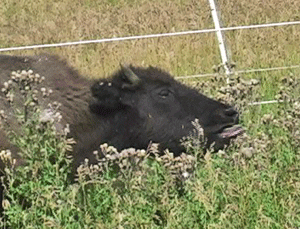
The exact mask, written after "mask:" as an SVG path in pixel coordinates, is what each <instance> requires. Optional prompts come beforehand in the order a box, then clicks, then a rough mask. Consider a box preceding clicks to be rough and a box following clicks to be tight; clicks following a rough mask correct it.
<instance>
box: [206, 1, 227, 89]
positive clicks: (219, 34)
mask: <svg viewBox="0 0 300 229" xmlns="http://www.w3.org/2000/svg"><path fill="white" fill-rule="evenodd" d="M209 5H210V9H211V15H212V18H213V21H214V24H215V29H216V34H217V38H218V42H219V49H220V53H221V58H222V63H223V66H224V69H225V73H226V76H227V84H228V83H229V81H230V80H229V77H230V75H231V74H232V72H231V69H230V67H229V61H228V59H229V58H228V56H227V51H226V46H225V41H224V37H223V34H222V29H221V26H220V19H219V17H218V12H217V9H216V4H215V1H214V0H209Z"/></svg>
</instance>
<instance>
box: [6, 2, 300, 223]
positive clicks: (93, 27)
mask: <svg viewBox="0 0 300 229" xmlns="http://www.w3.org/2000/svg"><path fill="white" fill-rule="evenodd" d="M219 5H220V9H221V15H222V20H223V24H224V25H226V26H236V25H249V24H257V23H270V22H278V21H292V20H298V19H299V9H300V2H299V1H297V0H287V1H284V3H279V2H278V1H276V0H270V1H267V2H258V1H255V0H248V1H244V0H241V1H238V2H236V1H224V0H222V1H219ZM279 9H280V10H279ZM0 27H1V33H0V47H10V46H20V45H30V44H39V43H55V42H64V41H73V40H83V39H97V38H107V37H114V36H117V37H119V36H120V37H121V36H128V35H139V34H151V33H163V32H172V31H184V30H190V29H205V28H213V23H212V19H211V18H210V10H209V7H208V4H207V1H204V0H203V1H193V0H187V1H181V0H167V1H158V0H151V1H149V0H148V1H144V0H140V1H137V0H119V1H117V0H105V1H100V0H99V1H88V0H86V1H69V0H66V1H60V2H57V1H47V2H45V1H33V0H27V1H14V0H9V1H8V0H7V1H5V0H4V1H1V3H0ZM226 38H227V43H228V45H229V47H230V49H231V55H232V59H233V60H234V61H235V62H236V66H237V67H236V68H237V70H239V69H247V68H250V69H252V68H260V67H274V66H284V65H287V66H289V65H297V64H299V59H300V45H299V43H300V31H299V26H289V27H280V28H268V29H260V30H240V31H232V32H226ZM41 51H42V52H50V53H55V54H58V55H60V56H64V57H66V59H68V60H70V62H71V63H72V64H73V65H74V66H76V68H78V69H79V70H80V71H81V72H82V73H83V74H84V75H88V76H90V77H93V78H96V77H105V76H107V75H109V74H111V73H112V72H113V71H115V70H116V69H117V68H118V66H119V62H124V61H125V62H130V63H134V64H135V65H142V66H147V65H155V66H160V67H162V68H164V69H166V70H168V71H170V72H172V73H173V74H174V75H177V76H181V75H190V74H198V73H210V72H212V71H213V70H212V67H213V66H214V65H216V66H217V65H219V63H220V58H219V53H218V47H217V45H216V40H215V35H214V34H212V33H211V34H199V35H191V36H181V37H169V38H159V39H157V38H155V39H145V40H136V41H126V42H119V43H103V44H93V45H85V46H75V47H64V48H55V49H54V48H53V49H47V50H30V51H22V52H21V51H18V52H13V53H9V54H22V55H23V54H24V55H25V54H36V53H39V52H41ZM20 70H22V69H20ZM299 74H300V71H299V69H292V70H284V71H276V72H261V73H250V74H245V75H237V76H234V77H233V79H232V82H231V85H230V86H228V87H227V86H226V83H225V79H224V77H222V74H221V75H220V76H218V77H215V78H207V79H197V80H196V79H194V80H184V81H186V83H188V84H191V85H193V86H195V87H197V88H199V90H200V91H202V92H204V93H205V94H207V95H211V96H213V97H215V98H219V99H221V100H226V101H228V102H229V103H232V104H235V105H236V106H238V107H239V109H240V111H241V113H242V115H241V122H242V125H243V126H244V127H245V129H246V134H245V135H243V136H241V137H240V138H238V139H237V140H236V141H235V142H234V143H233V144H232V145H231V146H230V147H229V148H227V149H226V150H224V151H220V152H218V153H215V154H213V153H211V152H203V150H201V148H199V147H198V144H197V141H195V139H191V138H189V139H187V140H186V142H185V143H186V145H187V147H188V152H187V153H188V155H193V156H194V158H191V157H189V156H186V155H185V156H183V157H181V158H180V159H172V154H166V156H165V157H159V156H158V155H156V151H155V148H154V149H148V150H146V151H143V150H139V151H138V150H133V149H130V150H127V151H124V152H125V153H124V152H120V153H119V154H118V153H116V152H115V151H114V149H113V148H109V147H108V146H106V145H104V146H102V148H99V150H104V151H106V152H107V153H108V155H111V154H112V155H119V156H118V157H116V156H114V157H113V156H108V157H107V158H106V159H105V160H101V161H99V163H100V164H99V165H97V166H88V164H85V165H83V166H82V167H80V169H79V170H78V172H79V176H78V181H77V182H76V183H71V182H70V179H69V178H70V177H69V176H70V171H71V170H72V168H70V166H71V165H70V160H71V159H70V158H69V153H68V151H67V150H68V149H69V148H70V144H71V143H72V141H71V140H68V139H66V137H65V136H61V137H59V138H58V137H56V136H55V134H54V131H53V128H52V126H51V122H50V123H49V124H47V125H44V124H41V123H40V121H38V119H37V118H36V117H38V109H35V110H34V112H32V113H30V114H31V116H28V114H26V115H25V114H24V113H22V112H21V113H20V116H19V117H20V118H21V119H22V118H23V119H24V118H25V117H26V122H24V123H25V124H24V126H23V133H26V134H23V135H21V136H16V135H14V134H13V133H12V135H11V136H12V139H14V141H15V142H16V144H18V145H19V146H21V148H22V154H23V155H25V160H26V161H27V165H26V166H24V167H20V168H17V169H15V168H14V163H13V160H10V157H9V154H7V151H6V152H3V154H2V157H4V158H6V159H7V158H8V161H9V163H8V169H7V173H8V175H7V177H6V178H5V179H6V180H7V185H6V187H7V192H6V196H5V201H4V207H5V216H4V218H3V219H2V226H3V227H10V228H297V227H300V211H299V209H300V194H299V190H300V170H299V169H300V150H299V148H300V131H299V126H300V102H299V93H300V90H299V89H300V88H299V87H300V82H299ZM30 98H31V97H30ZM269 99H280V100H283V101H284V102H283V103H278V104H268V105H259V106H249V105H248V103H249V102H253V101H261V100H269ZM26 104H27V103H26ZM25 110H26V109H25ZM35 112H37V113H35ZM41 126H42V127H41ZM36 127H39V128H36ZM41 128H42V129H41ZM27 133H28V134H27ZM29 133H30V134H29ZM126 152H127V153H126ZM124 154H125V155H124ZM120 155H121V156H120ZM5 156H6V157H5ZM182 168H183V169H182ZM12 169H13V170H12Z"/></svg>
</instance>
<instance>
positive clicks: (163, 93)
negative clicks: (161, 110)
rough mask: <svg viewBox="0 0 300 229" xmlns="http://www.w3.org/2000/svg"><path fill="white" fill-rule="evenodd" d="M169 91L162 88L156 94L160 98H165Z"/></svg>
mask: <svg viewBox="0 0 300 229" xmlns="http://www.w3.org/2000/svg"><path fill="white" fill-rule="evenodd" d="M170 93H171V92H170V91H169V90H168V89H162V90H161V91H160V92H159V93H158V94H159V96H160V97H162V98H166V97H167V96H169V95H170Z"/></svg>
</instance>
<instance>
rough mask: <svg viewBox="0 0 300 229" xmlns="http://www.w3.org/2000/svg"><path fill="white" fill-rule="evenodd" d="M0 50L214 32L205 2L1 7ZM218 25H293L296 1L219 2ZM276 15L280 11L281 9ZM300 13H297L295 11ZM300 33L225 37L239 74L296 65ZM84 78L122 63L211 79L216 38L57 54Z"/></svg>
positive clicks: (99, 47) (76, 48)
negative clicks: (120, 38)
mask: <svg viewBox="0 0 300 229" xmlns="http://www.w3.org/2000/svg"><path fill="white" fill-rule="evenodd" d="M0 6H1V7H0V28H1V33H0V43H1V47H9V46H21V45H32V44H41V43H56V42H66V41H77V40H85V39H100V38H110V37H122V36H132V35H142V34H151V33H165V32H173V31H185V30H195V29H205V28H213V23H212V19H211V15H210V9H209V6H208V3H207V1H204V0H202V1H194V0H189V1H180V0H173V1H170V0H168V1H163V2H160V1H157V0H152V1H134V0H127V1H126V0H122V1H117V0H115V1H113V0H110V1H109V0H106V1H63V2H61V1H60V2H56V1H53V2H51V1H48V2H47V3H45V2H44V1H33V0H28V1H12V0H9V1H8V0H7V1H2V2H1V3H0ZM220 9H221V12H222V18H223V24H224V25H226V26H235V25H249V24H258V23H269V22H278V21H292V20H297V18H299V16H298V14H297V13H298V10H299V9H300V7H299V2H298V1H296V0H289V1H288V2H286V1H285V2H284V4H283V3H277V1H275V0H273V1H268V2H265V1H264V2H263V3H262V2H261V1H255V0H252V1H239V2H237V3H236V2H235V1H220ZM278 9H280V10H278ZM297 9H298V10H297ZM299 34H300V29H299V26H290V27H280V28H269V29H259V30H247V31H234V32H227V33H226V35H227V38H228V39H227V41H228V43H229V45H230V47H231V49H232V59H233V60H234V61H235V62H237V68H239V69H244V68H257V67H269V66H280V65H291V64H297V63H298V61H297V60H298V59H299V57H300V56H299V55H300V54H299V53H300V48H299V47H300V46H299V42H300V41H299V40H300V38H299V37H300V35H299ZM39 52H52V53H56V54H58V55H60V56H64V57H65V58H66V59H68V60H69V61H70V62H71V63H72V64H73V65H74V66H76V67H77V68H79V69H80V71H81V72H83V73H84V74H85V75H89V76H92V77H103V76H107V75H109V74H110V73H111V72H113V71H114V70H115V69H116V68H117V67H118V65H119V62H120V61H121V62H122V61H126V62H132V63H135V64H137V65H156V66H161V67H163V68H165V69H167V70H169V71H171V72H172V73H174V74H175V75H185V74H197V73H207V72H211V71H212V70H211V68H212V66H213V65H216V64H219V63H220V62H221V60H220V57H219V53H218V52H219V51H218V47H217V43H216V40H215V35H214V34H200V35H191V36H182V37H172V38H155V39H147V40H136V41H128V42H114V43H105V44H92V45H85V46H74V47H67V48H66V47H65V48H56V49H44V50H33V51H32V50H31V51H18V52H11V53H12V54H32V53H39Z"/></svg>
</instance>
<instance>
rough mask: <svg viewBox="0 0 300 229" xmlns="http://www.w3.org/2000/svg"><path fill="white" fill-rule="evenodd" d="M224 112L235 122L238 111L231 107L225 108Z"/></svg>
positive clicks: (237, 118)
mask: <svg viewBox="0 0 300 229" xmlns="http://www.w3.org/2000/svg"><path fill="white" fill-rule="evenodd" d="M224 114H225V115H226V116H228V117H231V118H233V120H234V122H235V123H237V122H238V121H239V113H238V112H237V111H236V110H235V109H234V108H232V107H230V108H227V109H226V110H225V111H224Z"/></svg>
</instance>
